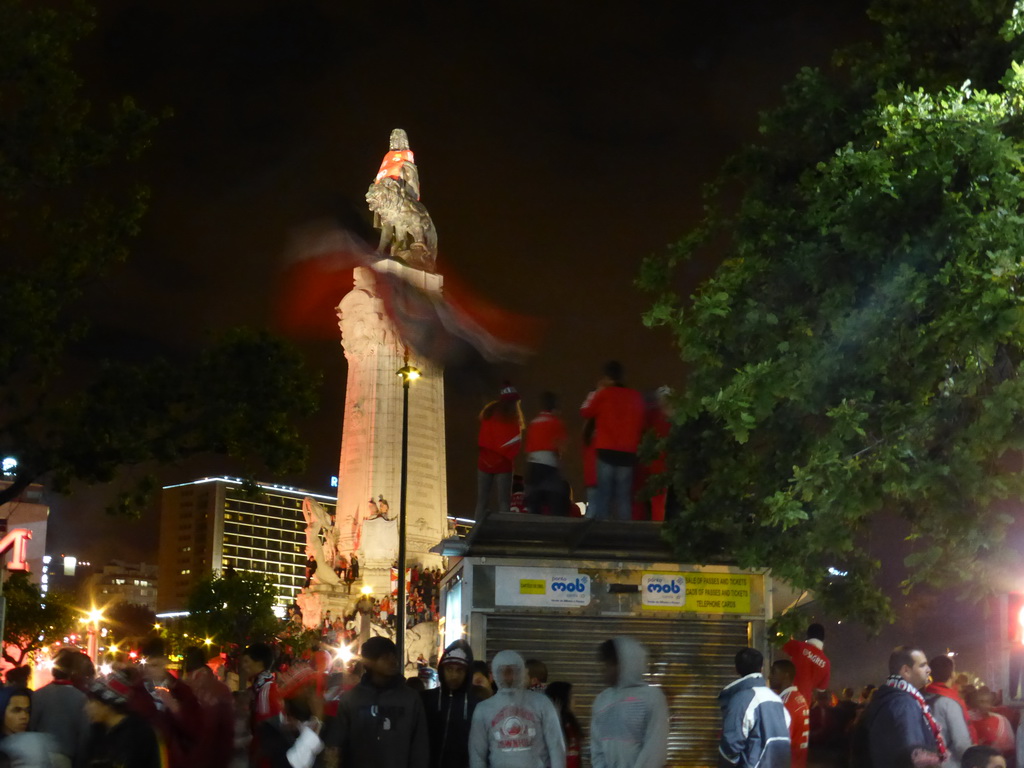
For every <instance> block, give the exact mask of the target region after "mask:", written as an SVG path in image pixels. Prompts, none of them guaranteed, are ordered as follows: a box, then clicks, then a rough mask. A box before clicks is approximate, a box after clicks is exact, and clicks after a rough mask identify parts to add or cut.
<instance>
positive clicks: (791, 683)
mask: <svg viewBox="0 0 1024 768" xmlns="http://www.w3.org/2000/svg"><path fill="white" fill-rule="evenodd" d="M593 651H594V652H595V654H596V657H597V659H598V661H599V663H600V668H601V670H602V677H603V682H604V684H605V686H606V687H605V688H604V690H603V691H602V692H601V693H600V694H599V695H598V696H597V697H596V698H595V699H594V701H593V702H592V706H591V708H590V709H591V716H590V722H589V727H588V728H587V729H586V730H584V728H583V726H582V724H581V723H580V722H579V720H578V719H577V718H576V716H575V715H574V713H573V694H572V691H573V686H572V683H571V682H567V681H553V682H550V683H549V682H548V670H547V667H546V665H545V664H544V663H543V661H542V660H540V659H536V658H531V659H527V660H524V659H523V657H522V656H520V655H519V654H518V653H516V652H514V651H509V650H505V651H500V652H498V653H497V654H496V655H495V656H494V658H493V660H492V662H491V663H490V664H486V663H484V662H483V661H480V660H476V659H474V657H473V651H472V648H471V647H470V645H469V644H468V643H467V642H466V641H464V640H458V641H456V642H454V643H452V644H451V645H449V646H448V647H447V648H446V649H445V651H444V653H443V655H442V656H441V658H440V661H439V663H438V665H437V666H438V670H437V683H438V684H437V685H436V686H427V685H425V684H424V682H423V677H422V676H417V677H413V678H410V679H409V680H406V679H405V678H404V676H403V672H402V669H401V666H400V664H399V659H398V651H397V648H396V647H395V645H394V643H393V642H392V641H391V640H389V639H387V638H386V637H383V636H377V637H371V638H370V639H368V640H366V641H365V642H364V643H363V644H362V646H361V648H360V656H359V658H358V660H357V661H356V662H355V666H354V667H353V668H347V669H346V668H341V669H337V667H336V663H335V662H336V660H334V659H331V657H330V655H329V654H327V652H326V651H324V650H320V649H317V650H315V652H314V654H313V655H312V657H311V658H310V659H308V660H306V661H301V660H300V661H296V660H294V659H292V660H289V662H288V664H287V665H284V664H282V661H281V658H279V656H278V654H277V652H276V651H275V649H274V648H273V647H271V646H270V645H266V644H262V643H256V644H253V645H250V646H248V647H247V648H245V650H244V652H242V654H241V656H240V659H239V664H238V677H237V681H234V682H236V685H235V686H234V687H236V688H238V689H239V690H238V691H236V692H234V693H233V692H232V690H231V688H229V687H228V685H226V684H225V680H224V679H221V676H220V675H219V674H217V673H215V672H214V666H211V664H210V663H208V659H207V658H206V655H205V653H204V652H203V651H202V650H201V649H200V648H197V647H192V648H188V649H186V651H185V653H184V656H183V661H182V663H181V666H180V670H176V671H172V668H171V662H170V659H169V657H168V654H167V651H166V647H165V644H164V641H163V640H162V639H161V638H159V637H155V638H152V639H150V640H149V641H147V642H146V643H145V645H144V646H143V648H142V656H141V658H140V659H139V660H138V662H137V663H133V662H130V661H129V660H127V659H120V660H118V661H117V663H116V664H115V665H114V667H113V668H112V669H111V670H110V671H109V672H108V673H107V674H102V675H97V674H96V670H95V669H94V668H93V665H92V663H91V662H90V661H89V659H88V657H87V656H85V654H83V653H81V652H79V651H75V650H73V649H64V650H62V651H60V652H59V653H58V654H57V656H56V658H55V659H54V662H53V668H52V675H53V681H52V682H51V683H48V684H47V685H45V686H43V687H42V688H40V689H39V690H36V691H32V690H29V688H28V685H27V678H26V676H25V674H24V671H25V670H24V668H16V669H13V670H10V671H9V673H8V675H7V685H6V686H4V687H3V688H0V722H2V733H0V766H22V767H24V768H79V767H85V768H318V767H320V766H322V767H323V768H337V767H338V766H346V767H347V766H375V767H376V768H563V766H564V768H582V765H583V760H584V756H585V753H586V750H587V748H588V747H589V762H590V765H591V766H593V768H661V767H662V766H664V765H665V763H666V760H667V757H668V743H669V737H670V729H671V727H672V725H671V722H670V718H669V708H668V703H667V700H666V695H665V692H664V691H663V690H662V689H661V688H660V687H658V686H654V685H649V684H647V683H646V682H644V677H645V675H646V673H647V671H648V669H647V653H646V650H645V649H644V647H643V646H642V645H641V644H640V643H638V642H637V641H636V640H634V639H633V638H629V637H616V638H613V639H609V640H605V641H603V642H600V643H597V644H596V645H595V647H594V649H593ZM783 653H784V656H780V657H779V658H777V659H776V660H775V661H774V662H773V663H772V664H771V665H770V669H769V674H768V677H767V678H766V677H765V675H764V666H765V659H764V657H763V656H762V654H761V652H760V651H758V650H757V649H754V648H743V649H740V650H739V651H738V652H737V653H736V654H735V658H734V665H735V669H736V674H737V678H736V680H734V681H733V682H731V683H729V684H728V685H727V686H725V688H723V689H722V691H721V692H720V693H719V694H718V704H719V706H720V709H721V713H722V720H721V729H720V740H719V749H718V758H717V760H718V766H719V768H729V767H730V766H736V767H737V768H805V767H807V766H811V767H812V768H815V767H816V768H825V767H826V766H828V767H830V768H831V767H835V768H840V767H843V768H923V767H924V766H945V767H947V768H949V767H952V768H1014V766H1015V765H1018V764H1019V765H1021V766H1024V760H1021V759H1019V756H1018V751H1022V752H1024V749H1022V748H1024V738H1022V736H1024V733H1022V730H1024V724H1022V723H1020V722H1019V712H1017V711H1016V710H1013V709H1010V708H1003V707H1000V705H999V702H998V699H997V697H996V696H995V695H994V694H993V693H992V692H991V691H989V690H988V689H986V688H984V687H974V686H972V685H971V684H970V682H969V681H968V680H966V679H965V678H964V677H963V676H960V677H958V676H957V675H956V671H955V668H954V665H953V662H952V660H951V659H950V658H949V657H948V656H944V655H943V656H938V657H935V658H933V659H932V660H930V661H929V660H928V659H927V657H926V655H925V653H924V652H923V651H922V650H920V649H917V648H910V647H900V648H897V649H895V650H894V651H893V652H892V655H891V657H890V659H889V673H890V674H889V677H888V678H887V679H886V680H885V681H884V682H883V683H882V684H881V685H880V686H878V687H877V688H876V687H874V686H867V687H866V688H865V689H864V690H862V691H861V693H860V695H859V697H858V696H856V695H855V693H854V691H853V690H852V689H844V690H843V691H842V693H841V694H840V695H839V696H838V697H837V696H833V695H832V694H831V692H830V691H829V690H828V687H827V686H828V684H829V682H830V675H831V669H830V662H829V660H828V657H827V655H826V654H825V651H824V630H823V628H822V627H821V626H820V625H817V624H814V625H811V626H810V627H809V628H808V630H807V636H806V638H804V639H801V640H797V639H791V640H790V641H789V642H787V643H786V645H785V646H783ZM320 655H323V656H324V657H325V658H324V660H322V661H323V663H321V660H320V659H319V658H318V656H320ZM424 664H425V662H424ZM220 670H221V671H223V670H224V666H221V667H220ZM228 682H232V681H230V680H229V681H228Z"/></svg>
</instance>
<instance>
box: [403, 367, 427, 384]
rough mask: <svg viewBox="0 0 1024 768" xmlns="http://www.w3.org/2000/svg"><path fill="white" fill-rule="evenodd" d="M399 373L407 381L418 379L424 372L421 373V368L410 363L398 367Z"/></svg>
mask: <svg viewBox="0 0 1024 768" xmlns="http://www.w3.org/2000/svg"><path fill="white" fill-rule="evenodd" d="M398 375H399V376H401V377H402V378H403V379H405V380H406V381H416V379H418V378H419V377H420V376H422V375H423V374H422V373H420V369H419V368H416V367H414V366H411V365H409V364H406V365H403V366H402V367H401V368H399V369H398Z"/></svg>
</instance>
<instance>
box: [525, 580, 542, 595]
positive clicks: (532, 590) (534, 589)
mask: <svg viewBox="0 0 1024 768" xmlns="http://www.w3.org/2000/svg"><path fill="white" fill-rule="evenodd" d="M547 591H548V583H547V582H546V581H544V579H520V580H519V594H520V595H543V594H546V593H547Z"/></svg>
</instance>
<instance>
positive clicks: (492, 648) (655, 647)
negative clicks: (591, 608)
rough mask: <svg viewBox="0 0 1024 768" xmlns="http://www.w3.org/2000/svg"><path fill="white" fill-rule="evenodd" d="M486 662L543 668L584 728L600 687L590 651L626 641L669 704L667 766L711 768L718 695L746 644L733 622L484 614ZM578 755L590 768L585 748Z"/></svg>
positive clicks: (743, 631)
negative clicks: (524, 662)
mask: <svg viewBox="0 0 1024 768" xmlns="http://www.w3.org/2000/svg"><path fill="white" fill-rule="evenodd" d="M486 626H487V632H486V635H487V657H488V661H490V660H491V659H492V658H493V657H494V654H495V653H497V652H498V651H501V650H505V649H509V650H513V651H518V652H519V653H520V654H522V656H523V658H524V659H530V658H538V659H540V660H541V661H543V662H544V663H545V664H547V667H548V681H549V682H550V681H554V680H565V681H567V682H570V683H572V686H573V697H574V701H573V710H574V712H575V713H576V716H577V717H578V718H579V720H580V723H581V724H582V726H583V729H584V732H585V733H586V732H587V731H588V730H589V726H590V707H591V704H592V703H593V701H594V698H595V697H596V696H597V694H598V693H600V692H601V689H602V688H603V687H604V684H603V683H602V682H601V670H600V667H599V665H598V663H597V646H598V645H599V644H600V643H601V642H602V641H603V640H606V639H608V638H610V637H614V636H616V635H630V636H632V637H634V638H636V639H637V640H638V641H640V642H641V643H643V644H644V645H645V646H646V647H647V651H648V660H649V662H650V666H649V669H650V672H649V673H648V675H647V681H648V682H650V683H652V684H654V685H659V686H661V688H662V689H663V690H664V691H665V697H666V698H667V699H668V703H669V716H670V726H669V742H668V763H667V765H669V766H678V767H679V768H703V766H715V765H716V764H717V754H718V735H719V733H720V731H721V715H720V713H719V710H718V703H717V699H716V697H717V695H718V692H719V691H720V690H721V689H722V688H723V687H725V686H726V685H728V684H729V683H730V682H732V681H733V680H735V679H736V670H735V668H734V666H733V656H734V655H735V654H736V651H738V650H739V649H740V648H743V647H744V646H746V645H747V644H748V624H747V623H746V622H744V621H736V620H721V621H715V620H706V619H684V618H679V619H668V618H639V617H625V616H624V617H609V616H551V615H529V614H487V625H486ZM584 753H585V756H586V760H587V762H588V763H589V747H588V746H585V748H584Z"/></svg>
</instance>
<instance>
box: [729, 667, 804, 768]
mask: <svg viewBox="0 0 1024 768" xmlns="http://www.w3.org/2000/svg"><path fill="white" fill-rule="evenodd" d="M763 668H764V657H763V656H762V655H761V652H760V651H758V650H757V649H755V648H744V649H743V650H741V651H740V652H739V653H737V654H736V673H737V674H738V675H739V676H740V678H739V680H735V681H733V682H732V683H729V685H727V686H725V688H723V689H722V692H721V693H719V694H718V703H719V705H720V706H721V707H722V740H721V742H720V743H719V747H718V768H734V767H735V768H789V766H790V756H791V752H790V748H789V713H788V712H787V711H786V705H785V704H783V703H782V699H780V698H779V697H778V696H777V695H776V694H775V693H774V692H773V691H772V690H771V689H770V688H769V687H768V685H767V684H766V683H765V679H764V675H762V674H761V671H762V669H763Z"/></svg>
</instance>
